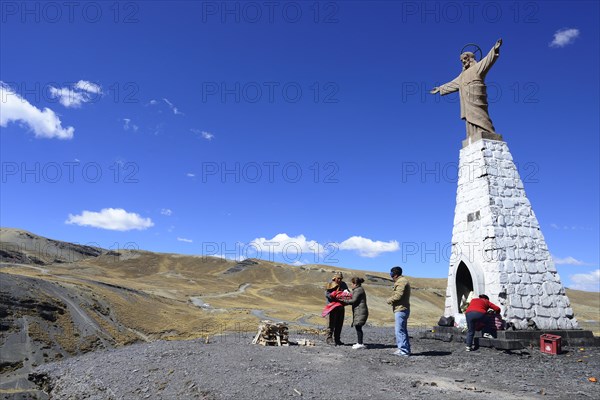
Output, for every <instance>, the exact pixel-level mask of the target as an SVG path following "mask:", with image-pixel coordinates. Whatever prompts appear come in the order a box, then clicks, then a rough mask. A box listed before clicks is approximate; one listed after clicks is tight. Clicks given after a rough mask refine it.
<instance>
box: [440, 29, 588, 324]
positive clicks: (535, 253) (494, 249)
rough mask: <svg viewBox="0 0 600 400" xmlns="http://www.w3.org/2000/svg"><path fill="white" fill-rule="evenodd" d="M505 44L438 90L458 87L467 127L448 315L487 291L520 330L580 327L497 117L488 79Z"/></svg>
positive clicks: (470, 62)
mask: <svg viewBox="0 0 600 400" xmlns="http://www.w3.org/2000/svg"><path fill="white" fill-rule="evenodd" d="M501 45H502V39H500V40H498V41H497V42H496V44H495V45H494V46H493V47H492V49H491V50H490V51H489V53H488V54H487V55H486V56H485V57H482V58H481V59H480V60H479V61H477V60H476V57H475V54H474V53H473V52H462V54H461V55H460V61H461V63H462V66H463V68H462V71H461V72H460V74H459V75H458V77H456V78H455V79H454V80H452V81H450V82H448V83H446V84H444V85H441V86H439V87H436V88H434V89H432V90H431V93H432V94H436V93H439V94H440V95H445V94H448V93H451V92H456V91H458V92H459V96H460V112H461V118H462V119H463V120H465V121H466V126H467V139H466V140H465V141H463V147H462V149H461V150H460V161H459V177H458V187H457V191H456V208H455V212H454V226H453V229H452V257H451V260H450V269H449V273H448V288H447V291H446V306H445V315H447V316H450V315H454V314H456V313H459V312H461V302H464V301H465V299H467V298H468V297H469V295H470V294H471V292H472V293H473V295H475V296H477V295H479V294H487V295H488V296H489V297H490V300H491V301H492V302H494V303H495V304H498V305H500V306H501V309H502V316H503V317H504V319H505V320H506V321H508V322H511V323H512V326H514V327H515V328H516V329H527V328H532V327H536V328H538V329H545V330H551V329H553V330H556V329H578V324H577V320H576V319H575V317H574V315H573V310H572V308H571V305H570V303H569V299H568V298H567V295H566V294H565V288H564V287H563V285H562V283H561V280H560V277H559V275H558V273H557V271H556V268H555V266H554V262H553V260H552V256H551V255H550V252H549V250H548V247H547V245H546V241H545V240H544V236H543V235H542V231H541V229H540V224H539V222H538V220H537V218H536V216H535V214H534V212H533V209H532V206H531V203H530V202H529V200H528V199H527V195H526V194H525V188H524V186H523V182H522V180H521V178H520V176H519V172H518V170H517V168H516V166H515V163H514V162H513V158H512V156H511V153H510V151H509V149H508V146H507V144H506V142H504V141H503V138H502V136H501V135H499V134H498V133H497V132H496V129H495V128H494V125H493V124H492V120H491V118H490V116H489V112H488V102H487V94H486V85H485V77H486V75H487V73H488V71H489V70H490V68H491V67H492V66H493V65H494V63H495V62H496V61H497V59H498V58H499V56H500V46H501Z"/></svg>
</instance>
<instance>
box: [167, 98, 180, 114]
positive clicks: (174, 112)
mask: <svg viewBox="0 0 600 400" xmlns="http://www.w3.org/2000/svg"><path fill="white" fill-rule="evenodd" d="M163 101H164V102H165V103H167V105H168V106H169V108H170V109H171V111H173V114H175V115H184V114H183V113H182V112H181V111H179V109H178V108H177V107H175V105H174V104H173V103H171V102H170V101H169V100H168V99H165V98H163Z"/></svg>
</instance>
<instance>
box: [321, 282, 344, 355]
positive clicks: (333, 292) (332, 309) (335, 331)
mask: <svg viewBox="0 0 600 400" xmlns="http://www.w3.org/2000/svg"><path fill="white" fill-rule="evenodd" d="M343 279H344V275H342V273H341V272H336V273H334V274H333V278H332V279H331V282H329V283H328V284H327V286H326V288H325V298H326V299H327V305H326V306H325V310H323V316H326V315H329V329H328V330H327V344H332V342H335V345H336V346H342V345H343V344H344V343H342V341H341V340H340V335H341V333H342V326H343V325H344V314H345V313H344V305H343V304H342V303H341V302H339V301H338V300H339V299H340V296H342V293H343V292H344V291H348V285H347V284H346V282H344V281H343Z"/></svg>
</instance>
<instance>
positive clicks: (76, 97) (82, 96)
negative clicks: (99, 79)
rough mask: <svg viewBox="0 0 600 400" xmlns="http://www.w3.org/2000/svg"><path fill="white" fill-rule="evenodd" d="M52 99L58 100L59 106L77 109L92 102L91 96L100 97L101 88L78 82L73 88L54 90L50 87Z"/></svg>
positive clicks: (89, 83)
mask: <svg viewBox="0 0 600 400" xmlns="http://www.w3.org/2000/svg"><path fill="white" fill-rule="evenodd" d="M50 94H51V95H52V97H55V98H58V101H59V102H60V104H62V105H63V106H65V107H67V108H79V107H81V105H82V104H83V103H88V102H90V101H92V100H94V98H95V97H94V96H93V95H101V94H102V88H101V87H100V85H97V84H95V83H92V82H88V81H79V82H77V83H76V84H75V85H74V86H73V87H63V88H55V87H53V86H50Z"/></svg>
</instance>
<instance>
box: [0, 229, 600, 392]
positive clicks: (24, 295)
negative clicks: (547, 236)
mask: <svg viewBox="0 0 600 400" xmlns="http://www.w3.org/2000/svg"><path fill="white" fill-rule="evenodd" d="M0 261H1V264H0V296H1V299H2V307H1V308H0V315H1V316H2V320H3V322H2V324H1V326H0V373H1V374H2V376H3V379H2V383H1V384H0V389H2V387H10V385H13V386H14V384H15V382H21V383H23V384H25V382H23V377H25V376H26V375H27V373H28V372H29V371H30V370H31V368H32V367H34V366H35V365H36V364H40V363H44V362H46V361H49V360H54V359H57V358H61V357H67V356H70V355H74V354H79V353H83V352H87V351H90V350H94V349H97V348H111V347H116V346H121V345H124V344H128V343H133V342H136V341H152V340H155V339H191V338H198V337H204V336H206V335H215V334H219V333H222V332H227V331H243V332H253V331H255V330H256V327H257V323H258V321H259V320H260V319H273V320H283V321H287V322H289V323H290V324H291V325H292V326H295V327H296V328H298V329H300V328H302V329H304V328H308V327H310V328H317V329H318V328H323V327H324V326H325V324H326V320H325V319H323V318H321V316H320V315H321V310H322V308H323V306H324V303H325V299H324V285H325V283H326V282H328V281H329V279H330V278H331V275H332V272H333V271H342V272H343V273H344V275H345V278H346V279H345V280H346V281H349V280H350V278H351V277H352V276H361V277H364V278H365V283H364V284H363V286H364V288H365V290H366V292H367V296H368V304H369V311H370V314H369V324H372V325H375V326H392V325H393V315H392V313H391V310H390V307H389V306H388V305H387V304H386V299H387V297H388V296H389V294H390V290H391V285H392V281H391V280H390V278H389V276H388V275H387V274H384V273H376V272H371V271H357V270H349V269H345V268H337V267H332V266H326V265H304V266H291V265H285V264H278V263H274V262H269V261H264V260H258V259H247V260H244V261H242V262H236V261H231V260H225V259H221V258H215V257H203V256H186V255H178V254H164V253H153V252H148V251H139V250H135V251H131V250H124V251H119V252H115V251H109V250H106V249H101V248H98V247H90V246H81V245H77V244H72V243H67V242H60V241H57V240H52V239H47V238H43V237H40V236H37V235H34V234H33V233H30V232H26V231H22V230H18V229H11V228H0ZM409 280H410V282H411V286H412V288H413V291H412V296H411V318H410V320H409V324H410V325H412V326H415V325H416V326H432V325H435V323H436V322H437V320H438V318H439V317H440V315H441V314H442V312H443V306H444V300H445V292H446V285H447V281H446V279H425V278H411V277H409ZM569 296H570V298H571V300H572V302H573V308H574V310H575V313H576V315H577V314H578V313H579V311H580V310H581V311H582V314H583V315H584V319H585V320H589V321H592V322H590V324H592V325H594V324H596V325H595V326H597V320H598V319H600V316H598V308H597V299H598V296H597V294H594V293H585V292H577V291H569ZM346 318H347V321H348V325H349V319H350V318H351V313H350V312H349V313H347V315H346ZM594 321H595V322H594ZM592 329H593V326H592ZM596 330H597V329H596ZM6 385H8V386H6Z"/></svg>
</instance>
